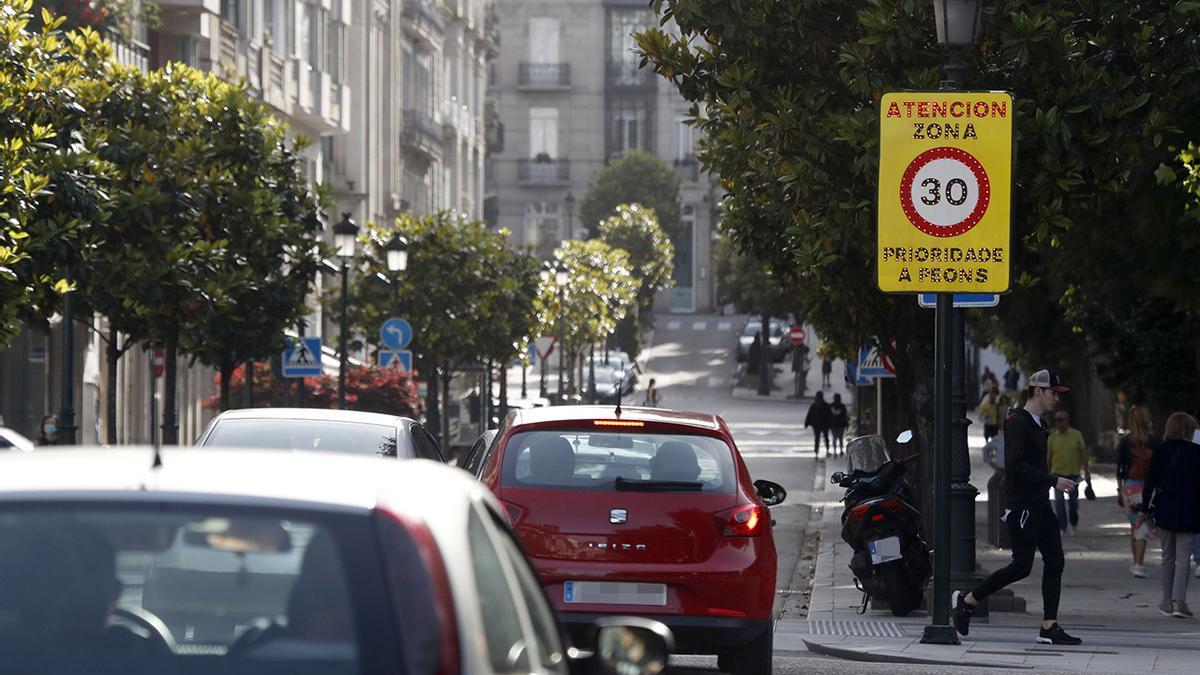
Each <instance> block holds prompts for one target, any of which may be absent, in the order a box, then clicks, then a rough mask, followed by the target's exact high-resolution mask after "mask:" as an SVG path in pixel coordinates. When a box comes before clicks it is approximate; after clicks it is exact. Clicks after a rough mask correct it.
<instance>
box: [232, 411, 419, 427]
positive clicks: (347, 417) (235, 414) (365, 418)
mask: <svg viewBox="0 0 1200 675" xmlns="http://www.w3.org/2000/svg"><path fill="white" fill-rule="evenodd" d="M216 419H217V420H246V419H287V420H321V421H332V422H357V423H359V424H398V423H401V422H413V421H415V420H413V419H412V418H410V417H403V416H400V415H387V414H384V413H374V412H363V411H361V410H330V409H327V408H242V409H239V410H226V411H225V412H223V413H221V414H220V415H218V416H217V417H216Z"/></svg>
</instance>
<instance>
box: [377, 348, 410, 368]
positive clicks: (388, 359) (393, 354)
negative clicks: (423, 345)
mask: <svg viewBox="0 0 1200 675" xmlns="http://www.w3.org/2000/svg"><path fill="white" fill-rule="evenodd" d="M379 365H381V366H383V367H384V368H393V367H395V368H399V369H400V370H403V371H406V372H407V371H410V370H412V352H410V351H408V350H407V349H401V350H396V351H388V350H380V352H379Z"/></svg>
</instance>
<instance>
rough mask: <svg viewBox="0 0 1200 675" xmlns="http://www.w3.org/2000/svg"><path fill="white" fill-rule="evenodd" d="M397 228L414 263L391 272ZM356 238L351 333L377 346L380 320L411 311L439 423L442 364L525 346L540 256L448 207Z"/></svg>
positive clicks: (336, 304) (510, 353) (533, 321)
mask: <svg viewBox="0 0 1200 675" xmlns="http://www.w3.org/2000/svg"><path fill="white" fill-rule="evenodd" d="M396 233H399V234H400V235H401V236H403V237H405V238H406V239H407V241H408V246H409V249H408V251H409V253H408V269H407V271H405V272H403V273H401V274H399V275H398V276H392V275H391V273H389V272H388V270H387V255H386V249H385V247H386V246H387V243H388V242H389V241H390V240H391V238H392V236H393V235H394V234H396ZM359 239H360V242H361V243H362V246H361V247H360V258H359V260H358V262H357V263H356V268H355V275H354V278H353V279H352V281H351V283H350V288H349V298H350V312H349V316H350V322H351V324H352V326H353V327H354V332H355V333H357V334H359V335H361V336H363V338H364V339H365V340H366V343H367V344H368V345H370V346H373V347H374V348H376V349H378V348H379V347H380V343H379V327H380V326H381V325H382V323H383V321H384V320H386V319H387V318H388V317H391V316H397V315H398V316H402V317H404V318H406V319H408V321H409V322H410V323H411V324H412V326H413V343H412V350H413V352H414V356H415V358H416V368H417V369H418V370H419V372H420V373H421V375H422V376H424V377H425V378H426V381H427V382H428V387H429V389H428V390H429V400H430V402H431V405H430V418H431V422H433V423H434V424H432V425H431V426H434V427H435V428H436V422H437V419H438V415H439V408H438V407H437V401H438V392H439V382H438V368H439V367H441V368H443V369H450V370H453V369H455V368H460V367H463V366H468V365H475V364H477V363H479V362H481V361H486V360H488V359H492V360H495V361H500V362H508V360H510V359H512V358H513V357H515V356H518V355H520V354H523V353H524V351H525V348H526V345H527V344H528V340H529V337H530V336H531V335H532V334H533V333H534V330H535V328H536V327H537V319H538V317H537V314H536V311H535V308H534V298H535V296H536V295H537V289H538V270H539V268H540V266H539V263H538V262H537V260H536V259H535V258H533V257H532V256H531V255H529V254H528V253H526V252H524V251H521V250H518V249H517V248H516V247H514V246H513V245H512V243H511V241H510V240H509V236H508V232H507V231H504V230H501V231H499V232H497V231H493V230H491V229H489V228H488V227H487V226H486V225H485V224H484V223H482V222H479V221H472V220H467V219H464V218H460V217H458V216H455V215H453V214H451V213H449V212H442V213H439V214H436V215H429V216H422V217H416V216H411V215H404V216H401V217H400V218H398V219H397V220H396V222H395V223H394V224H391V225H380V224H376V223H368V224H367V226H366V227H365V228H364V232H363V233H362V234H361V235H360V237H359ZM326 306H327V307H328V308H329V309H330V311H338V312H340V311H341V307H340V296H336V297H335V296H334V295H333V294H331V295H330V296H327V297H326ZM360 346H361V345H360Z"/></svg>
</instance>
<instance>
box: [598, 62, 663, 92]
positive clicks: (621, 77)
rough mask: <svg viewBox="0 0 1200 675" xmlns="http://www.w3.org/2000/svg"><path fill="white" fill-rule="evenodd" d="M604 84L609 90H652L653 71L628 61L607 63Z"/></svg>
mask: <svg viewBox="0 0 1200 675" xmlns="http://www.w3.org/2000/svg"><path fill="white" fill-rule="evenodd" d="M607 71H608V78H607V80H606V83H607V84H608V87H609V88H610V89H653V88H654V84H655V82H654V71H653V70H651V69H650V68H641V67H639V65H638V64H637V63H633V62H629V61H609V62H608V69H607Z"/></svg>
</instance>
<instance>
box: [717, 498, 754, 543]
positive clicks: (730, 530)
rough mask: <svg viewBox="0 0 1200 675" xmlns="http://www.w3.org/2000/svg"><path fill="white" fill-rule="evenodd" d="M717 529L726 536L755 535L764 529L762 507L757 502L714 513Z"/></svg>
mask: <svg viewBox="0 0 1200 675" xmlns="http://www.w3.org/2000/svg"><path fill="white" fill-rule="evenodd" d="M716 520H717V529H718V530H720V531H721V534H723V535H725V536H726V537H757V536H758V535H760V534H762V533H763V530H764V529H766V526H765V524H764V523H766V517H765V515H764V514H763V507H761V506H759V505H758V504H744V505H742V506H735V507H733V508H732V509H727V510H725V511H721V512H719V513H717V514H716Z"/></svg>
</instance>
